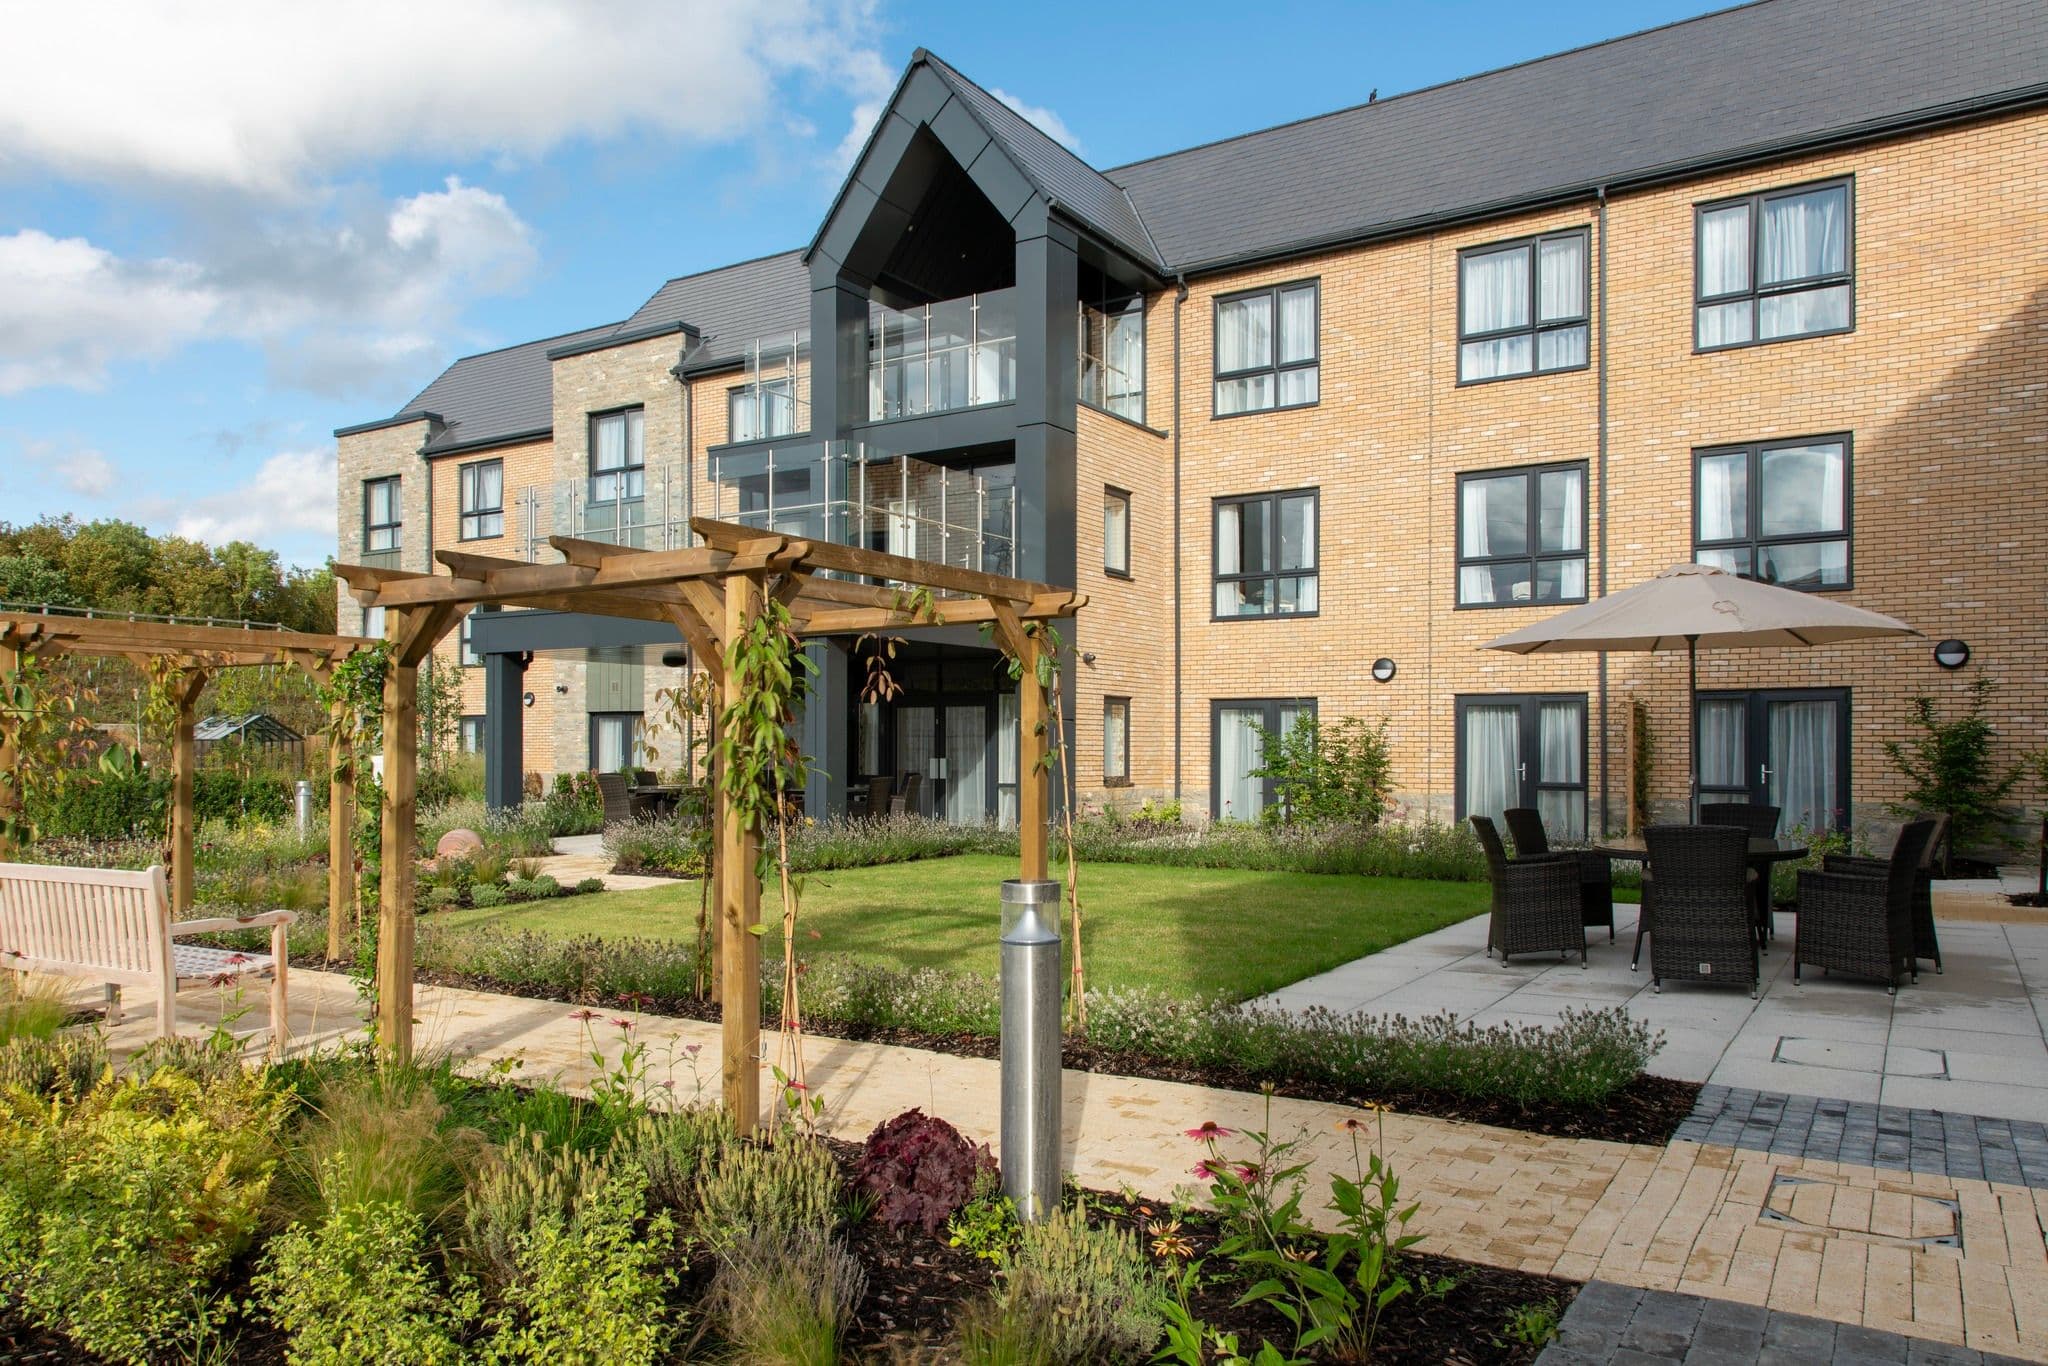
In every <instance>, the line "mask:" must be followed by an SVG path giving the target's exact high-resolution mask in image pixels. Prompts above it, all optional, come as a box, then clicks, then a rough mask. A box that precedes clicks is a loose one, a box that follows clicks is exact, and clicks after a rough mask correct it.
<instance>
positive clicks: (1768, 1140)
mask: <svg viewBox="0 0 2048 1366" xmlns="http://www.w3.org/2000/svg"><path fill="white" fill-rule="evenodd" d="M1676 1136H1677V1137H1679V1138H1684V1139H1690V1140H1692V1141H1693V1142H1695V1143H1714V1144H1719V1145H1721V1146H1724V1147H1731V1148H1759V1149H1763V1150H1764V1151H1767V1152H1774V1153H1785V1154H1789V1155H1792V1156H1798V1157H1813V1158H1826V1159H1829V1160H1831V1161H1837V1162H1853V1163H1860V1164H1862V1165H1864V1166H1868V1167H1884V1168H1890V1169H1895V1170H1899V1171H1914V1172H1931V1173H1936V1174H1941V1175H1947V1176H1961V1177H1972V1178H1977V1179H1980V1180H1989V1181H1998V1182H2002V1183H2004V1184H2007V1185H2014V1186H2030V1187H2034V1188H2036V1189H2040V1188H2048V1124H2042V1123H2039V1122H2038V1121H2034V1120H2019V1119H1991V1118H1987V1117H1985V1116H1982V1115H1958V1114H1945V1113H1943V1112H1942V1111H1939V1110H1916V1109H1907V1108H1905V1107H1903V1106H1897V1105H1871V1104H1868V1103H1865V1102H1860V1101H1846V1100H1830V1099H1823V1098H1817V1097H1814V1096H1789V1095H1784V1094H1781V1093H1775V1092H1770V1091H1749V1090H1743V1089H1739V1088H1733V1087H1727V1086H1708V1087H1705V1088H1703V1089H1702V1090H1701V1091H1700V1098H1699V1103H1698V1104H1697V1105H1695V1106H1694V1107H1693V1112H1692V1115H1691V1117H1690V1118H1688V1119H1687V1120H1686V1121H1685V1123H1683V1124H1681V1125H1680V1126H1679V1127H1678V1133H1677V1135H1676Z"/></svg>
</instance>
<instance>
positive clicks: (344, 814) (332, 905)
mask: <svg viewBox="0 0 2048 1366" xmlns="http://www.w3.org/2000/svg"><path fill="white" fill-rule="evenodd" d="M330 718H331V720H330V724H329V726H328V731H327V734H328V742H327V746H328V747H327V957H328V958H329V960H331V961H338V960H340V959H341V958H343V957H346V956H347V954H348V930H349V927H350V926H352V925H353V924H354V923H355V912H356V862H355V840H354V838H353V836H354V834H355V823H356V756H355V747H354V746H353V745H352V744H350V743H348V741H347V731H348V730H349V729H350V728H351V727H350V725H349V721H350V718H349V716H348V703H347V702H343V701H338V702H336V703H334V705H333V709H332V711H331V712H330Z"/></svg>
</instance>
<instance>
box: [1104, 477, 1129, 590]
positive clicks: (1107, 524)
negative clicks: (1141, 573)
mask: <svg viewBox="0 0 2048 1366" xmlns="http://www.w3.org/2000/svg"><path fill="white" fill-rule="evenodd" d="M1130 512H1131V505H1130V503H1129V502H1128V501H1127V500H1126V499H1125V498H1124V497H1123V496H1122V495H1121V494H1112V493H1105V494H1103V495H1102V567H1103V568H1104V569H1114V570H1116V571H1118V572H1119V573H1124V572H1128V571H1129V570H1130V567H1131V554H1130V551H1131V531H1130Z"/></svg>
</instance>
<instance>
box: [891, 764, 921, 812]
mask: <svg viewBox="0 0 2048 1366" xmlns="http://www.w3.org/2000/svg"><path fill="white" fill-rule="evenodd" d="M923 786H924V774H922V773H910V774H906V775H904V778H903V786H902V787H900V788H898V789H897V790H896V795H895V796H893V797H891V798H890V799H889V814H890V815H892V816H915V815H916V814H917V797H918V789H919V788H921V787H923Z"/></svg>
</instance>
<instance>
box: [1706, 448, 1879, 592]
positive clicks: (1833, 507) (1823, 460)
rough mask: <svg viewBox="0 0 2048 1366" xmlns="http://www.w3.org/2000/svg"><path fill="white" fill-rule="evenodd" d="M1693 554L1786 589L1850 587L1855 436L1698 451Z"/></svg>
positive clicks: (1712, 563)
mask: <svg viewBox="0 0 2048 1366" xmlns="http://www.w3.org/2000/svg"><path fill="white" fill-rule="evenodd" d="M1694 469H1695V476H1694V483H1693V506H1694V508H1695V509H1696V511H1695V513H1694V520H1693V552H1692V557H1693V558H1694V559H1695V560H1697V561H1699V562H1700V563H1701V564H1711V565H1718V566H1720V567H1721V568H1723V569H1726V570H1728V571H1730V572H1731V573H1735V574H1740V575H1742V576H1743V577H1744V578H1751V579H1761V580H1763V581H1764V582H1765V583H1775V584H1781V585H1783V586H1784V587H1786V588H1847V587H1848V586H1849V438H1848V437H1847V436H1830V437H1807V438H1804V439H1800V440H1795V441H1786V442H1777V443H1773V444H1770V445H1756V446H1734V447H1726V448H1723V449H1719V450H1708V451H1699V452H1696V453H1695V460H1694Z"/></svg>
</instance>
